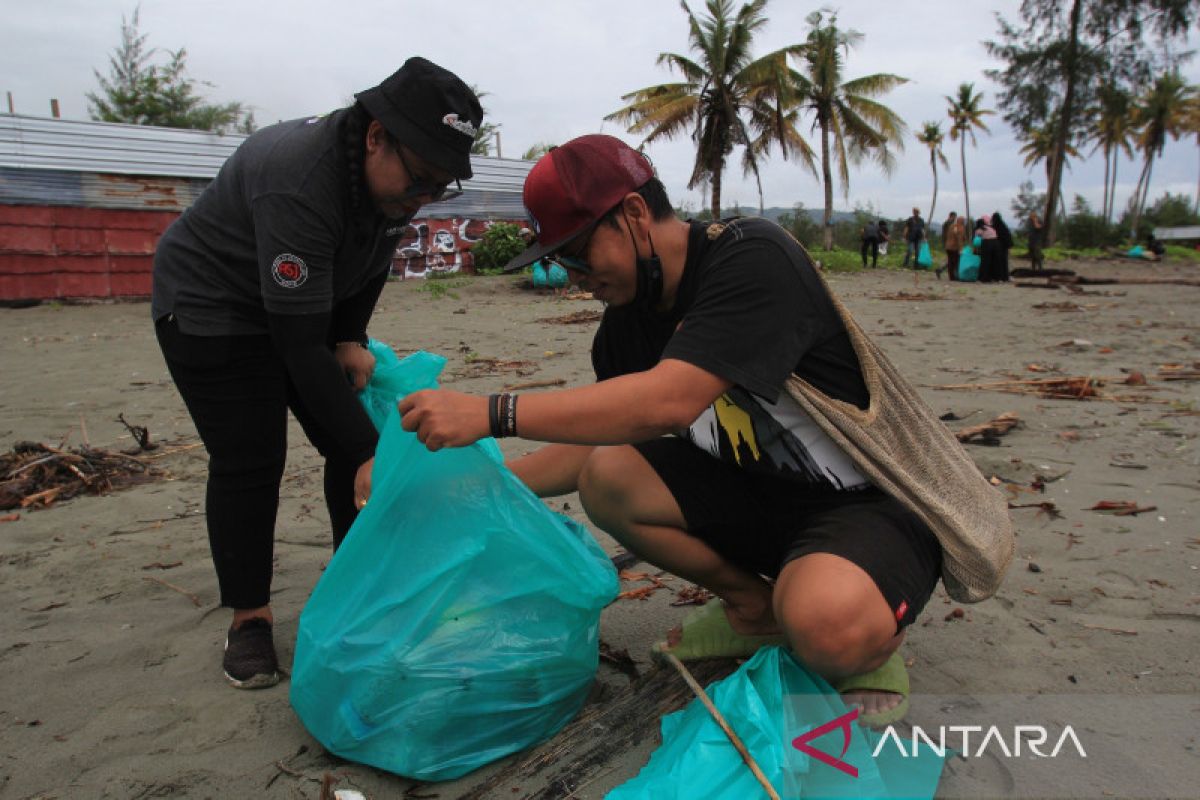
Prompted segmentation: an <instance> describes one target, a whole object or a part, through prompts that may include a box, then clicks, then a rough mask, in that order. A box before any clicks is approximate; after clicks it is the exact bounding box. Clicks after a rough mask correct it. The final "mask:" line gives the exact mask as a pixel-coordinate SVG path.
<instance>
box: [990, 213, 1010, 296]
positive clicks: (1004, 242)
mask: <svg viewBox="0 0 1200 800" xmlns="http://www.w3.org/2000/svg"><path fill="white" fill-rule="evenodd" d="M992 228H993V229H995V231H996V241H998V242H999V243H1000V246H999V248H998V249H997V251H996V280H997V281H998V282H1000V283H1008V252H1009V251H1010V250H1012V246H1013V237H1012V231H1010V230H1009V229H1008V225H1007V224H1006V223H1005V222H1004V218H1003V217H1001V216H1000V212H999V211H993V212H992Z"/></svg>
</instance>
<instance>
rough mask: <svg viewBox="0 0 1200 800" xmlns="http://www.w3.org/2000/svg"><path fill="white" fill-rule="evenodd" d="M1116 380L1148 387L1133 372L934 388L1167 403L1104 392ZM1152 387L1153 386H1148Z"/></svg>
mask: <svg viewBox="0 0 1200 800" xmlns="http://www.w3.org/2000/svg"><path fill="white" fill-rule="evenodd" d="M1110 382H1116V383H1121V384H1124V385H1128V386H1142V387H1145V382H1146V380H1145V376H1143V375H1142V374H1141V373H1136V372H1135V373H1132V374H1131V375H1129V376H1123V377H1120V378H1106V377H1097V376H1094V375H1071V376H1067V377H1063V378H1035V379H1031V380H1010V381H989V382H987V383H942V384H932V385H930V386H929V387H928V388H931V389H950V390H953V391H990V392H1008V393H1009V394H1031V395H1035V396H1037V397H1042V398H1045V399H1047V400H1109V401H1113V402H1119V403H1166V402H1169V401H1167V400H1157V399H1154V398H1150V397H1146V396H1144V395H1113V394H1107V393H1105V392H1101V391H1100V389H1101V387H1103V386H1104V385H1105V384H1106V383H1110ZM1147 388H1149V387H1147Z"/></svg>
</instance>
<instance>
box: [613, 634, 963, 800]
mask: <svg viewBox="0 0 1200 800" xmlns="http://www.w3.org/2000/svg"><path fill="white" fill-rule="evenodd" d="M708 694H709V697H710V698H711V699H712V701H713V704H714V705H715V706H716V707H717V709H718V710H719V711H720V712H721V715H722V716H723V717H724V718H725V720H726V722H728V723H729V725H730V726H731V727H732V728H733V730H734V732H735V733H737V735H738V738H740V739H741V740H742V743H743V744H744V745H745V746H746V749H747V750H749V751H750V754H751V756H752V757H753V758H754V761H755V763H757V764H758V766H759V769H761V770H762V772H763V774H764V775H765V776H766V778H767V780H768V781H770V783H771V786H772V787H774V789H775V791H776V792H777V793H778V794H779V795H780V797H783V798H786V799H787V800H794V799H795V798H833V797H837V798H929V797H932V796H933V793H934V791H935V790H936V789H937V785H938V780H939V778H940V776H941V772H942V765H943V762H944V759H943V758H942V757H941V756H938V755H936V754H935V753H934V752H933V750H932V749H931V748H926V747H922V748H921V750H920V753H919V755H916V756H910V757H902V756H899V755H897V754H896V750H895V748H879V749H880V755H879V757H878V758H875V757H873V753H874V751H875V749H876V744H877V742H878V740H879V736H880V734H878V733H875V732H874V731H870V730H867V729H865V728H862V727H861V726H859V725H858V724H857V723H855V724H853V725H852V726H850V729H851V738H850V741H849V742H848V743H845V744H846V747H845V752H844V753H843V752H842V745H843V735H844V734H843V733H842V729H841V728H838V729H836V730H832V731H831V732H829V733H827V734H824V735H822V736H821V737H819V738H813V739H811V740H810V741H809V742H808V744H809V745H810V746H811V747H813V748H814V749H818V750H820V751H822V752H825V753H828V754H829V755H831V756H835V757H836V756H838V755H839V754H840V760H842V761H843V762H844V763H845V764H847V765H849V766H850V767H851V768H852V769H853V770H854V771H856V772H857V775H853V776H852V775H850V774H848V773H846V772H844V771H842V770H839V769H838V768H836V767H834V766H831V765H829V764H828V763H823V762H821V761H819V760H817V759H815V758H813V757H811V756H809V755H807V754H805V753H804V752H802V751H801V750H799V749H797V748H796V747H795V746H794V745H793V741H794V740H795V739H797V738H798V737H800V736H801V735H802V734H804V733H807V732H809V731H812V730H813V729H816V728H819V727H820V726H822V725H825V724H826V723H829V722H830V721H831V720H835V719H838V718H839V717H841V716H842V715H844V714H846V713H847V712H848V711H849V709H847V708H846V705H845V704H844V703H843V702H842V700H841V697H840V696H839V695H838V693H837V692H836V691H834V690H833V688H832V687H830V685H829V684H828V683H826V682H825V681H824V680H823V679H822V678H821V677H820V676H818V675H816V674H815V673H812V672H809V671H808V670H807V669H805V668H804V667H803V666H801V665H800V664H799V663H797V662H796V660H795V659H794V658H792V656H791V655H790V654H788V653H787V652H786V651H785V650H783V649H782V648H779V647H764V648H763V649H761V650H759V651H758V653H756V654H755V656H754V658H752V659H750V660H749V661H747V662H746V663H745V664H743V665H742V666H741V667H739V668H738V670H737V672H735V673H733V674H732V675H730V676H729V677H727V678H724V679H723V680H720V681H715V682H714V683H712V684H711V685H709V687H708ZM765 796H766V792H765V791H764V790H763V788H762V786H761V784H759V782H758V780H757V779H756V778H755V777H754V774H753V773H752V772H751V771H750V768H749V767H747V766H746V764H745V762H744V761H742V758H741V756H740V755H738V752H737V750H735V749H734V746H733V744H732V743H731V742H730V741H729V738H728V737H727V736H726V735H725V732H724V731H723V730H721V728H720V727H719V726H718V725H717V723H716V722H715V721H713V718H712V716H711V715H710V714H709V712H708V709H707V708H705V707H704V705H703V704H702V703H701V702H700V700H699V699H696V700H693V701H692V702H691V703H690V704H689V705H688V706H687V707H686V708H684V709H683V710H682V711H677V712H675V713H674V714H668V715H667V716H665V717H663V719H662V744H661V745H660V746H659V747H658V749H657V750H655V751H654V753H653V754H651V756H650V761H649V763H647V764H646V766H645V767H643V768H642V771H641V772H640V773H638V775H637V777H635V778H633V779H632V780H630V781H627V782H626V783H624V784H622V785H620V786H618V787H617V788H615V789H613V790H612V791H611V792H609V793H608V794H607V795H605V800H650V799H651V798H653V800H747V799H748V798H758V797H765Z"/></svg>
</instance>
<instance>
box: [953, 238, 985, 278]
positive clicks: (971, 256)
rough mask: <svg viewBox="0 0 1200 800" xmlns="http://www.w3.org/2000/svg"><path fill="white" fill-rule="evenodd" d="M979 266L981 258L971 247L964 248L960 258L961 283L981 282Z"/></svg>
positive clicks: (959, 273)
mask: <svg viewBox="0 0 1200 800" xmlns="http://www.w3.org/2000/svg"><path fill="white" fill-rule="evenodd" d="M975 238H976V239H978V238H979V237H975ZM979 264H980V259H979V256H977V255H976V254H975V251H974V250H972V249H971V247H970V245H968V246H967V247H964V248H963V251H962V254H961V255H959V257H958V279H959V280H960V281H977V280H979Z"/></svg>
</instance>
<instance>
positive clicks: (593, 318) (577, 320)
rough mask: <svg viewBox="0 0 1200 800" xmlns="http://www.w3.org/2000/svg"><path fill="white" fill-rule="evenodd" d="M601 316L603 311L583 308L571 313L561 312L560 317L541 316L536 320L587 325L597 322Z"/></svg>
mask: <svg viewBox="0 0 1200 800" xmlns="http://www.w3.org/2000/svg"><path fill="white" fill-rule="evenodd" d="M603 316H604V312H603V311H596V310H593V309H585V310H583V311H576V312H574V313H573V314H563V315H562V316H561V317H543V318H542V319H539V320H538V322H545V323H548V324H550V325H587V324H590V323H592V322H599V321H600V319H601V317H603Z"/></svg>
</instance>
